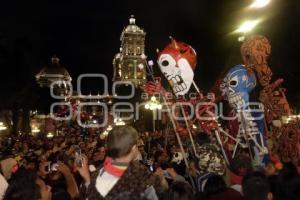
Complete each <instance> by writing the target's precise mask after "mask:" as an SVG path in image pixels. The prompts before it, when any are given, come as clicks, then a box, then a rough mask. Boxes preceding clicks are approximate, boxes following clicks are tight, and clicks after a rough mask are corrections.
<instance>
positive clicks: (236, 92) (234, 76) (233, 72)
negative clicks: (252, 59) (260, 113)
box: [220, 65, 256, 109]
mask: <svg viewBox="0 0 300 200" xmlns="http://www.w3.org/2000/svg"><path fill="white" fill-rule="evenodd" d="M255 86H256V78H255V75H254V74H249V73H248V72H247V70H246V68H245V66H244V65H236V66H234V67H233V68H231V69H230V70H229V72H228V73H227V75H226V77H225V78H224V79H223V83H222V84H221V86H220V90H221V92H222V95H223V96H224V97H225V98H226V99H227V100H228V102H229V105H230V106H231V107H232V108H235V109H242V108H245V106H247V104H248V103H249V93H250V92H251V91H252V90H253V88H254V87H255Z"/></svg>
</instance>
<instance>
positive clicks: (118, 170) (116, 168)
mask: <svg viewBox="0 0 300 200" xmlns="http://www.w3.org/2000/svg"><path fill="white" fill-rule="evenodd" d="M103 167H104V170H105V171H106V172H107V173H110V174H111V175H114V176H117V177H121V176H122V175H123V174H124V172H125V171H126V169H127V167H128V163H120V162H115V161H113V160H112V158H110V157H106V159H105V161H104V166H103Z"/></svg>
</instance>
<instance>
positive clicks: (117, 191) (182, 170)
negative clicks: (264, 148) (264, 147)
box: [0, 125, 300, 200]
mask: <svg viewBox="0 0 300 200" xmlns="http://www.w3.org/2000/svg"><path fill="white" fill-rule="evenodd" d="M211 137H212V136H210V135H207V134H205V133H197V134H196V136H195V141H196V152H197V153H196V154H195V153H193V151H192V150H191V149H192V148H191V147H190V145H189V143H188V142H187V143H184V145H183V148H184V151H185V153H183V152H182V151H181V149H180V148H179V146H178V144H177V142H176V140H175V139H169V138H166V137H165V135H164V134H163V133H162V132H153V133H145V132H138V131H137V130H136V129H135V128H133V127H131V126H127V125H125V126H115V127H114V128H113V129H112V130H111V131H110V132H109V134H108V136H107V137H105V138H101V137H99V136H97V134H96V133H90V134H86V135H84V136H83V135H81V133H80V131H78V130H73V131H70V132H69V133H67V134H65V135H59V136H55V137H53V138H51V139H50V138H35V137H33V136H28V135H25V136H10V137H6V138H1V141H0V147H1V155H0V156H1V161H0V169H1V174H0V199H4V200H38V199H41V200H50V199H53V200H65V199H66V200H67V199H82V200H97V199H114V200H118V199H150V200H157V199H163V200H177V199H178V200H196V199H199V200H219V199H225V200H239V199H245V200H269V199H275V200H281V199H282V200H296V199H300V176H299V171H298V168H297V166H295V165H294V164H292V163H282V165H278V164H277V163H273V162H270V163H268V164H267V165H266V167H253V166H252V163H251V159H250V158H249V156H248V154H247V153H246V152H245V151H243V150H242V151H240V152H239V153H238V154H237V155H236V156H235V158H234V159H232V160H230V164H229V165H228V164H226V162H225V161H224V158H223V157H222V154H221V151H220V149H219V148H218V145H216V144H214V142H213V141H212V138H211ZM184 158H186V159H184Z"/></svg>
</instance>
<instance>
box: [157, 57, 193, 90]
mask: <svg viewBox="0 0 300 200" xmlns="http://www.w3.org/2000/svg"><path fill="white" fill-rule="evenodd" d="M158 65H159V67H160V70H161V72H162V73H163V74H164V76H165V77H166V78H167V79H168V81H169V83H170V85H171V87H172V89H173V91H174V93H175V95H176V96H178V95H184V94H186V93H187V92H188V91H189V89H190V87H191V84H192V83H193V79H194V72H193V69H192V68H191V66H190V64H189V62H188V61H187V60H186V59H184V58H180V59H179V60H178V61H177V62H176V60H175V59H174V58H173V57H172V56H171V55H169V54H161V55H160V57H159V58H158Z"/></svg>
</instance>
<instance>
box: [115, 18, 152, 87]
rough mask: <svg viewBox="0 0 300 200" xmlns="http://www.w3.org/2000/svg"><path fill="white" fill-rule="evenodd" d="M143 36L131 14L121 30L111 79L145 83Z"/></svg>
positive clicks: (139, 84) (137, 85)
mask: <svg viewBox="0 0 300 200" xmlns="http://www.w3.org/2000/svg"><path fill="white" fill-rule="evenodd" d="M145 36H146V33H145V32H144V30H143V29H141V28H140V27H138V26H137V25H136V24H135V18H134V16H133V15H131V17H130V19H129V25H128V26H127V27H125V28H124V29H123V31H122V34H121V37H120V40H121V47H120V52H119V53H117V54H116V55H115V57H114V59H113V67H114V77H113V81H130V82H132V83H133V84H134V85H135V87H141V86H143V85H144V84H145V83H146V62H147V61H146V55H145Z"/></svg>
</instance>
